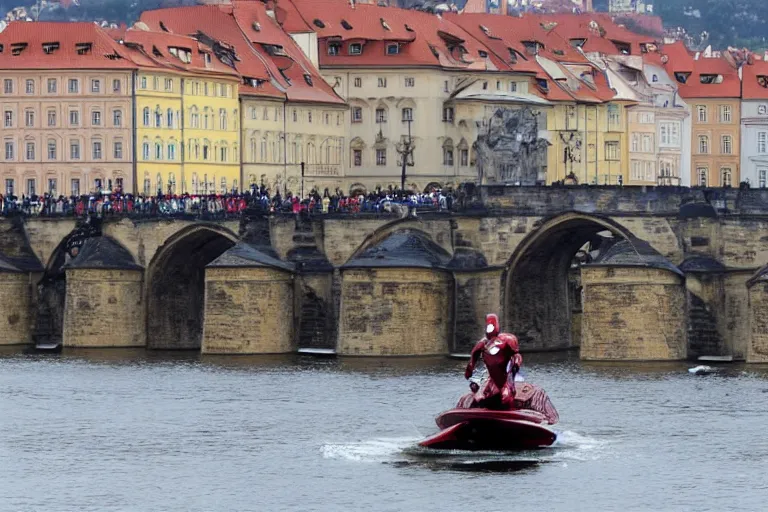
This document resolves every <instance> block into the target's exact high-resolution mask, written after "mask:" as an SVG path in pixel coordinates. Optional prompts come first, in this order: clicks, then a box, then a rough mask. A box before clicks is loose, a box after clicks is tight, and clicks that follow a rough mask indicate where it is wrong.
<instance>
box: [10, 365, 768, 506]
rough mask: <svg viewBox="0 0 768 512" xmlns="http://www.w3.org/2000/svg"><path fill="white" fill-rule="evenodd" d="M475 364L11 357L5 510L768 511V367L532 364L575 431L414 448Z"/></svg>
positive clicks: (565, 427) (565, 426)
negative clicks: (548, 437) (526, 444)
mask: <svg viewBox="0 0 768 512" xmlns="http://www.w3.org/2000/svg"><path fill="white" fill-rule="evenodd" d="M463 366H464V363H463V362H461V361H453V360H448V359H417V360H412V359H393V360H368V359H339V360H333V359H331V360H321V359H312V358H305V357H298V356H296V357H293V356H292V357H229V358H217V357H201V356H197V355H190V354H184V355H178V354H177V355H172V354H171V355H169V354H162V353H147V352H144V351H137V352H133V351H122V350H111V351H85V352H76V353H73V354H65V355H62V356H26V355H21V354H19V353H18V352H17V351H11V352H5V353H2V354H0V467H1V468H2V471H1V473H0V474H1V477H0V510H2V511H14V512H17V511H25V512H26V511H35V512H37V511H99V512H107V511H169V512H175V511H205V512H210V511H302V512H305V511H348V510H349V511H365V512H378V511H433V510H434V511H441V512H443V511H461V512H464V511H469V510H471V511H497V510H498V511H501V510H504V511H507V510H530V511H538V510H545V511H578V510H590V511H593V510H595V511H636V510H637V511H684V510H691V511H694V510H695V511H706V510H712V511H718V512H722V511H725V510H764V509H765V508H766V499H767V498H768V478H767V477H766V475H767V474H768V441H766V434H765V432H766V425H768V407H766V401H767V400H768V369H766V368H765V367H763V368H760V367H752V366H743V365H730V366H725V367H723V370H722V371H721V372H720V373H719V374H716V375H710V376H705V377H696V376H693V375H690V374H688V373H687V371H686V369H687V368H688V367H689V366H690V365H688V364H685V363H681V364H677V363H675V364H610V365H609V364H587V363H582V362H580V361H579V360H578V358H577V357H576V356H575V354H570V355H569V354H558V355H535V354H531V355H528V356H526V362H525V368H524V371H525V375H526V377H527V379H528V380H529V381H531V382H536V383H538V384H540V385H542V386H543V387H544V388H545V389H546V390H547V391H548V393H549V394H550V396H551V398H552V401H553V402H554V404H555V406H556V407H557V409H558V411H559V413H560V418H561V423H560V424H558V425H556V430H557V431H558V432H559V436H560V437H559V440H558V442H557V444H556V446H555V447H553V448H550V449H546V450H542V451H537V452H529V453H521V454H516V455H513V456H500V455H494V454H468V453H456V454H450V455H446V456H430V455H428V454H425V453H422V452H421V451H420V450H414V449H413V447H414V445H415V444H416V442H417V441H418V440H419V439H420V438H422V437H425V436H426V435H429V434H431V433H433V432H435V431H436V426H435V425H434V416H435V415H436V414H437V413H438V412H440V411H442V410H445V409H449V408H451V407H452V406H453V405H454V404H455V402H456V399H457V398H458V397H459V396H460V395H461V394H463V393H464V392H465V391H466V389H467V385H466V381H465V380H464V378H463Z"/></svg>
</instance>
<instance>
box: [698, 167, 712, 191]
mask: <svg viewBox="0 0 768 512" xmlns="http://www.w3.org/2000/svg"><path fill="white" fill-rule="evenodd" d="M708 172H709V169H707V168H706V167H697V168H696V174H697V175H698V177H699V186H700V187H706V186H707V174H708Z"/></svg>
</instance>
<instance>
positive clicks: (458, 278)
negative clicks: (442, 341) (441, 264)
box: [451, 269, 503, 354]
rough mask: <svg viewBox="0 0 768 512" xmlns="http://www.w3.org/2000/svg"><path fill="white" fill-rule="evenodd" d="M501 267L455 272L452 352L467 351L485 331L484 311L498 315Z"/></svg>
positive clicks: (462, 352) (465, 352)
mask: <svg viewBox="0 0 768 512" xmlns="http://www.w3.org/2000/svg"><path fill="white" fill-rule="evenodd" d="M501 274H502V270H501V269H490V270H478V271H473V272H455V273H454V280H455V282H456V314H455V316H454V318H455V320H454V322H455V332H454V342H453V346H452V348H451V351H452V352H456V353H461V354H468V353H469V352H470V351H471V350H472V347H473V346H474V345H475V343H477V341H478V340H480V339H481V338H482V337H483V336H484V335H485V315H487V314H489V313H495V314H497V315H499V318H503V315H501V295H502V293H501V280H502V276H501Z"/></svg>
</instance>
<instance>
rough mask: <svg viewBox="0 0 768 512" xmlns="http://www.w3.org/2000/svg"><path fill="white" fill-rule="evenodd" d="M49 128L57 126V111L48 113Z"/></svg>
mask: <svg viewBox="0 0 768 512" xmlns="http://www.w3.org/2000/svg"><path fill="white" fill-rule="evenodd" d="M48 126H56V111H55V110H49V111H48Z"/></svg>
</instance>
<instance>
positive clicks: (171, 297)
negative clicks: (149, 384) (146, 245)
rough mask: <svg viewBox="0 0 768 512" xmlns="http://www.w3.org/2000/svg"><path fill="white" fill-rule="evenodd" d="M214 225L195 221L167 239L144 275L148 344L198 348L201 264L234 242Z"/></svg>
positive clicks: (232, 235) (232, 236) (226, 231)
mask: <svg viewBox="0 0 768 512" xmlns="http://www.w3.org/2000/svg"><path fill="white" fill-rule="evenodd" d="M237 240H238V237H237V235H236V234H235V233H233V232H232V231H230V230H229V229H227V228H225V227H222V226H219V225H217V224H207V223H206V224H203V223H200V224H193V225H191V226H188V227H186V228H184V229H182V230H181V231H179V232H177V233H175V234H174V235H173V236H171V237H170V238H168V240H166V242H165V243H164V244H163V245H162V246H161V247H160V248H159V249H158V250H157V252H156V253H155V256H154V257H153V258H152V261H151V262H150V264H149V266H148V267H147V273H146V287H145V289H146V294H147V300H146V305H147V347H148V348H152V349H168V350H186V349H189V350H192V349H200V347H201V344H202V334H203V306H204V303H203V302H204V297H205V267H206V265H208V264H209V263H211V262H212V261H213V260H215V259H216V258H218V257H219V256H221V255H222V254H223V253H224V252H226V251H227V250H228V249H229V248H231V247H233V246H234V245H235V244H236V243H237Z"/></svg>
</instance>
